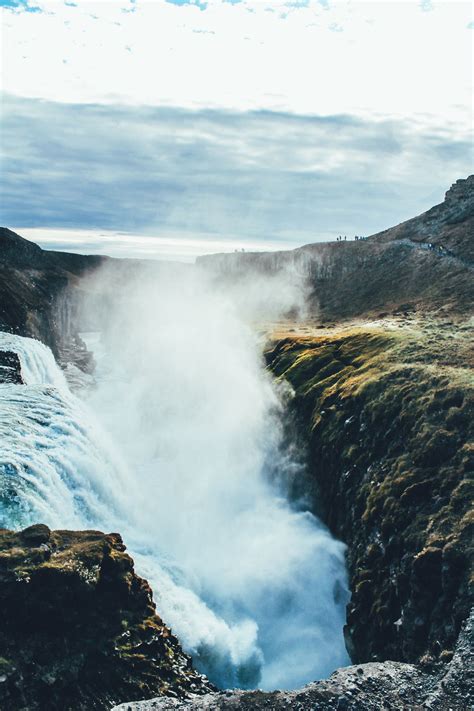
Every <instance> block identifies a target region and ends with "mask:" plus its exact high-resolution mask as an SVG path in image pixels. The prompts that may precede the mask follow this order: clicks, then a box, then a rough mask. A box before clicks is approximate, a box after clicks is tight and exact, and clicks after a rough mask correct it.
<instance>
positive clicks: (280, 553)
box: [0, 314, 348, 689]
mask: <svg viewBox="0 0 474 711" xmlns="http://www.w3.org/2000/svg"><path fill="white" fill-rule="evenodd" d="M174 315H176V314H174ZM214 316H216V314H214ZM154 317H155V318H156V314H154ZM158 318H159V316H158ZM226 318H227V320H228V314H226ZM166 323H169V321H168V320H162V322H161V328H160V329H158V330H157V332H159V337H157V339H154V340H153V347H150V346H147V348H146V356H147V359H150V357H151V358H152V363H153V368H152V371H150V368H148V369H146V372H145V370H144V369H143V363H142V362H141V360H140V353H141V350H140V349H139V348H137V344H133V343H131V342H130V340H129V344H128V350H127V345H126V344H123V345H122V348H121V349H120V350H121V353H120V357H118V352H119V349H117V358H116V359H114V358H113V357H112V356H111V354H110V351H107V349H105V351H103V354H102V357H99V358H98V360H99V366H98V384H97V387H96V390H95V391H94V393H93V394H92V395H89V396H88V398H87V400H86V401H84V400H82V399H79V398H77V397H75V396H74V395H73V394H72V393H71V392H70V391H69V389H68V386H67V384H66V381H65V379H64V376H63V374H62V372H61V370H60V369H59V367H58V366H57V365H56V363H55V361H54V358H53V356H52V354H51V352H50V351H49V349H48V348H47V347H46V346H44V345H42V344H41V343H39V342H38V341H35V340H32V339H27V338H21V337H18V336H12V335H9V334H0V349H8V350H13V351H16V352H17V353H18V354H19V357H20V361H21V367H22V374H23V378H24V380H25V382H26V384H25V385H10V384H2V385H0V514H1V521H0V525H2V526H3V527H15V528H19V527H22V526H25V525H28V524H31V523H34V522H44V523H46V524H47V525H49V526H50V527H53V528H58V527H62V528H65V527H68V528H75V529H80V528H96V529H102V530H106V531H112V530H114V531H119V532H120V533H121V534H122V536H123V538H124V540H125V543H126V544H127V546H128V549H129V551H130V552H131V554H132V556H133V557H134V559H135V563H136V568H137V571H138V572H139V573H140V574H142V575H143V576H144V577H146V578H147V579H148V580H149V581H150V583H151V584H152V587H153V589H154V594H155V600H156V602H157V607H158V611H159V612H160V614H161V615H162V616H163V618H164V619H165V621H166V622H167V623H168V624H169V625H170V626H171V627H172V628H173V631H174V632H175V633H176V634H177V635H178V637H179V638H180V640H181V642H182V644H183V646H184V647H185V649H186V650H187V651H189V652H190V653H192V654H193V657H194V660H195V663H196V665H197V666H198V668H199V669H200V670H201V671H204V672H206V673H207V674H208V675H209V676H210V677H211V678H212V680H213V681H215V683H217V684H218V685H220V686H222V687H234V686H240V687H255V686H259V687H261V688H265V689H269V688H290V687H296V686H299V685H301V684H303V683H305V682H308V681H310V680H312V679H315V678H320V677H322V676H325V675H326V674H328V673H330V672H331V671H332V670H333V669H335V668H336V667H338V666H341V665H344V664H345V663H347V661H348V660H347V655H346V652H345V648H344V643H343V637H342V626H343V622H344V608H345V603H346V601H347V593H346V581H345V570H344V560H343V555H344V554H343V546H342V545H341V544H340V543H338V542H337V541H335V540H334V539H332V538H331V536H330V535H329V534H328V532H327V531H326V529H325V528H324V527H323V526H322V525H321V524H320V522H319V521H318V520H317V519H316V518H315V517H314V516H312V515H311V514H309V513H307V512H304V511H298V510H296V509H294V508H292V506H291V505H290V503H289V502H288V501H286V500H285V497H284V496H283V494H282V493H281V490H279V489H278V488H277V487H276V485H274V484H272V483H271V477H269V470H270V469H272V468H273V469H275V467H276V468H278V466H282V467H283V466H288V462H287V459H286V460H284V458H283V457H282V455H281V452H279V440H278V434H277V430H278V427H277V422H276V420H277V414H275V413H277V411H278V398H277V396H276V395H275V392H274V390H273V389H272V387H271V384H270V383H269V381H268V380H267V379H265V378H263V377H262V374H261V372H260V371H261V365H260V363H259V360H258V358H255V357H254V356H251V355H248V354H249V353H250V350H247V351H246V352H247V356H245V355H244V354H243V353H240V354H239V358H238V362H237V361H236V362H234V361H232V362H231V363H230V366H231V371H230V372H229V368H228V367H224V366H223V362H224V361H226V358H227V361H226V362H227V363H229V361H228V358H229V357H230V352H227V350H226V349H227V348H228V346H227V345H224V346H223V347H221V346H219V345H218V343H219V335H218V329H216V331H215V333H214V335H213V334H212V333H208V334H207V336H206V344H207V345H206V346H204V345H203V344H201V345H200V341H199V338H198V335H197V334H198V331H199V330H200V328H201V324H199V323H197V324H196V333H195V334H192V333H191V334H190V333H187V334H186V338H185V337H184V335H183V333H182V330H179V329H178V330H176V328H175V326H173V327H169V328H168V329H167V328H166ZM193 335H194V340H193ZM234 335H235V336H239V337H240V336H241V334H237V333H236V334H234ZM186 339H191V340H190V341H189V340H186ZM209 339H210V340H211V342H212V343H211V344H212V346H213V348H212V349H209V347H208V345H209ZM190 342H191V343H193V350H192V352H193V362H194V363H197V368H196V367H195V366H193V367H192V366H191V365H189V359H188V360H186V361H184V360H183V359H182V355H181V356H180V353H182V351H183V349H186V347H187V346H186V343H188V348H189V343H190ZM164 344H166V346H167V347H166V348H164V347H163V346H164ZM110 345H111V344H110V343H109V346H110ZM112 346H113V347H115V348H117V344H115V346H114V344H113V342H112ZM222 348H224V351H223V350H222ZM216 351H217V355H216V358H215V359H214V360H213V359H212V358H211V360H210V354H211V353H213V352H216ZM124 352H125V357H124ZM127 353H128V355H130V354H132V355H133V359H134V361H133V362H134V372H132V370H133V369H132V366H131V363H132V361H131V360H130V359H128V358H127V357H126V355H127ZM185 363H187V370H186V366H185ZM206 368H209V369H210V372H212V381H211V380H210V379H208V378H206V377H205V375H203V373H202V370H203V369H206ZM211 382H212V384H211ZM132 383H133V385H132ZM285 461H286V464H285V463H284V462H285Z"/></svg>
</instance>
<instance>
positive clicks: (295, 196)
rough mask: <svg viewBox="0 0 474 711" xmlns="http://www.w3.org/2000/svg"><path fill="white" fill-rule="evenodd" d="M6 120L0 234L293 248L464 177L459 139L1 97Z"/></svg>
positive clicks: (394, 210)
mask: <svg viewBox="0 0 474 711" xmlns="http://www.w3.org/2000/svg"><path fill="white" fill-rule="evenodd" d="M3 114H4V121H3V124H4V137H3V138H4V140H3V148H4V161H3V171H2V172H3V212H2V220H3V221H4V223H6V224H8V225H9V226H12V227H17V228H28V227H29V228H43V229H45V228H56V229H69V230H71V229H72V230H76V232H77V230H89V231H91V230H102V231H104V230H106V231H109V232H113V233H116V232H125V233H129V234H131V235H142V236H146V235H148V236H153V237H155V238H159V239H160V240H162V241H163V240H165V241H166V240H170V239H173V240H181V242H183V243H184V242H186V241H189V240H193V241H194V245H195V248H196V249H198V248H199V249H201V247H202V242H203V241H204V242H205V241H206V240H210V241H211V242H212V243H213V250H214V251H215V247H216V245H217V242H220V243H221V244H222V245H223V246H224V247H225V246H226V245H227V248H231V249H233V248H236V247H238V246H244V247H245V246H247V247H250V246H251V247H252V248H255V247H256V246H258V245H259V244H261V245H263V244H265V243H267V244H268V245H270V244H271V246H272V247H278V246H279V245H281V246H284V247H287V246H289V245H293V246H297V245H299V244H303V243H308V242H312V241H317V240H318V239H327V238H330V239H332V238H334V236H335V235H336V234H339V233H345V234H369V233H372V232H375V231H377V230H380V229H383V228H385V227H388V226H390V225H392V224H396V223H397V222H400V221H401V220H402V219H406V218H408V217H411V216H412V215H413V214H416V213H417V212H421V211H422V210H424V209H426V208H428V207H430V206H431V204H432V203H433V202H435V201H440V200H441V199H442V196H443V192H444V190H445V189H446V188H447V187H448V186H449V184H450V182H452V181H454V180H455V179H457V178H458V177H461V176H463V175H466V174H467V173H468V172H469V170H470V159H469V153H470V144H469V140H468V137H466V138H465V139H458V140H457V141H453V140H452V137H451V136H450V135H449V132H447V131H446V128H445V127H443V128H439V129H437V130H436V131H435V130H434V129H431V130H429V131H427V129H426V128H423V129H422V127H420V126H419V125H418V124H416V123H410V122H406V121H395V120H385V121H380V120H379V121H368V120H363V119H362V118H359V117H354V116H347V115H335V116H295V115H293V114H288V113H282V112H280V113H278V112H270V111H254V112H245V113H244V112H230V111H224V110H211V109H202V110H200V111H196V110H194V111H191V110H185V109H177V108H170V107H139V108H137V107H131V106H112V105H100V104H99V105H85V104H79V105H67V104H61V103H54V102H47V101H40V100H34V99H22V98H19V97H11V96H5V97H4V102H3ZM68 239H69V241H70V238H68ZM84 239H85V241H86V242H90V236H89V237H87V236H86V235H84ZM124 239H125V238H124ZM61 240H62V242H64V239H63V237H62V238H61ZM66 241H68V240H66ZM162 241H161V242H156V243H155V244H156V247H157V248H158V247H160V249H161V250H163V249H164V246H163V242H162ZM130 245H131V247H130V249H133V245H135V246H136V247H137V250H138V251H143V250H145V251H146V250H147V249H148V248H147V247H146V246H145V245H143V244H138V243H137V242H136V240H132V241H131V242H130ZM150 246H151V242H150V243H149V247H150ZM182 246H183V245H182ZM114 249H115V248H114ZM193 249H194V248H193ZM193 249H191V252H192V253H193ZM177 251H180V250H179V249H178V250H177ZM203 251H208V250H205V249H203ZM184 252H186V254H189V250H188V247H186V248H184ZM137 253H138V252H137Z"/></svg>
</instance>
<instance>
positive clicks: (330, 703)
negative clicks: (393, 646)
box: [112, 615, 474, 711]
mask: <svg viewBox="0 0 474 711" xmlns="http://www.w3.org/2000/svg"><path fill="white" fill-rule="evenodd" d="M473 623H474V615H472V616H471V618H470V619H469V620H468V622H467V624H466V626H465V628H464V629H463V631H462V632H461V634H460V636H459V640H458V643H457V646H456V651H455V654H454V656H453V658H452V661H451V662H450V663H448V664H444V665H442V667H440V668H438V669H437V670H436V672H434V673H429V672H427V671H425V670H423V669H421V668H420V667H418V666H415V665H412V664H403V663H400V662H383V663H369V664H363V665H360V666H357V667H347V668H346V669H339V670H338V671H336V672H335V673H334V674H332V675H331V676H330V677H329V679H324V680H323V681H318V682H314V683H312V684H308V685H307V686H305V687H304V688H303V689H300V690H298V691H274V692H267V693H264V692H261V691H234V692H228V691H227V692H225V693H222V692H221V693H214V694H206V695H204V696H201V697H199V698H197V697H195V698H192V699H187V700H185V701H183V700H174V699H168V698H161V699H152V700H149V701H141V702H137V703H124V704H121V705H120V706H117V707H116V708H115V709H113V710H112V711H172V710H175V709H178V710H179V711H201V710H202V711H204V710H206V711H236V710H242V711H245V710H248V711H263V710H264V709H265V710H268V711H270V710H271V711H283V709H291V711H313V710H314V711H339V710H342V709H344V711H345V710H346V709H347V711H381V709H387V710H390V711H409V710H410V711H415V709H419V710H420V711H421V710H422V709H432V710H433V711H447V709H451V711H466V710H467V709H469V708H470V707H471V704H472V703H474V652H473V649H474V646H473V642H474V636H473Z"/></svg>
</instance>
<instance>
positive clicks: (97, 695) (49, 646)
mask: <svg viewBox="0 0 474 711" xmlns="http://www.w3.org/2000/svg"><path fill="white" fill-rule="evenodd" d="M212 688H213V687H212V686H211V685H210V684H209V683H208V682H207V680H205V679H204V678H203V677H202V676H201V675H199V674H198V673H197V672H195V671H194V669H193V667H192V664H191V660H190V658H189V657H188V656H187V655H186V654H185V653H184V652H183V650H182V649H181V646H180V644H179V642H178V640H177V639H176V638H175V637H174V636H173V634H172V633H171V631H170V630H169V629H168V628H167V627H166V625H165V624H164V623H163V621H162V620H161V619H160V618H159V617H158V615H157V614H156V611H155V605H154V603H153V599H152V593H151V590H150V587H149V585H148V583H147V582H146V581H145V580H143V579H141V578H139V577H138V576H137V575H136V574H135V572H134V569H133V561H132V559H131V558H130V557H129V556H128V555H127V553H126V552H125V546H124V545H123V543H122V540H121V538H120V536H119V535H118V534H116V533H112V534H108V535H105V534H103V533H100V532H97V531H51V530H50V529H49V528H48V527H47V526H44V525H41V524H38V525H35V526H30V527H29V528H27V529H25V530H23V531H20V532H18V533H14V532H12V531H7V530H4V529H0V708H1V709H5V710H6V709H12V710H13V709H25V710H26V709H28V711H36V710H38V711H40V710H41V711H43V710H44V711H46V709H48V711H49V710H51V711H54V710H57V711H82V710H84V711H89V710H91V711H93V710H94V709H109V708H110V707H111V706H112V705H113V704H114V703H118V702H120V701H123V700H125V699H139V698H143V696H153V695H156V694H165V693H167V694H174V695H175V697H176V698H183V697H185V696H186V695H187V694H189V693H191V692H192V693H194V694H196V693H204V692H206V691H209V690H210V689H212Z"/></svg>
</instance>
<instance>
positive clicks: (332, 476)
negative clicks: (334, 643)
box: [267, 328, 474, 663]
mask: <svg viewBox="0 0 474 711" xmlns="http://www.w3.org/2000/svg"><path fill="white" fill-rule="evenodd" d="M441 340H442V338H441V336H440V338H437V337H436V331H435V332H434V336H433V332H430V333H428V332H426V333H425V334H423V333H421V332H412V331H403V330H400V331H395V330H394V331H383V330H381V329H380V328H372V329H355V330H352V331H351V330H348V329H346V330H344V331H341V332H339V333H338V332H333V333H330V334H328V335H325V336H321V337H314V338H313V337H312V338H309V337H308V338H286V339H284V340H281V341H279V342H277V343H274V344H273V345H272V346H271V347H270V348H269V350H268V352H267V360H268V364H269V367H270V369H271V370H272V372H273V373H274V374H275V375H276V376H277V377H280V378H285V379H286V380H288V381H289V382H290V383H291V385H292V387H293V388H294V391H295V397H294V399H293V401H292V404H291V411H292V413H293V416H294V418H295V419H296V421H297V424H298V428H299V430H300V433H301V434H302V438H304V439H306V440H307V441H308V443H309V445H308V468H307V474H306V476H307V477H308V478H307V480H306V481H304V482H303V483H302V484H301V486H300V491H301V490H305V489H306V490H307V491H310V492H311V493H312V497H313V507H314V509H315V510H316V511H318V512H320V513H322V515H323V516H324V518H325V520H326V521H327V523H328V525H329V526H330V528H331V529H332V530H333V532H334V533H335V534H336V535H337V536H338V537H340V538H342V539H343V540H344V541H345V542H346V543H347V544H348V565H349V572H350V578H351V589H352V600H351V603H350V605H349V608H348V619H347V633H348V645H349V647H350V651H351V653H352V657H353V659H354V661H356V662H362V661H372V660H384V659H392V660H399V661H404V662H417V661H419V660H420V659H421V660H423V661H425V662H431V663H433V662H436V661H437V660H439V659H440V657H441V655H442V654H444V655H445V656H446V654H447V653H449V652H450V651H452V649H453V645H454V643H455V640H456V638H457V635H458V633H459V630H460V627H461V624H462V622H463V621H464V620H465V619H466V617H467V615H468V612H469V607H470V604H472V594H471V592H470V589H469V573H470V570H472V555H473V548H472V541H473V535H472V524H473V516H472V509H471V507H472V500H473V483H472V474H473V470H474V467H473V464H474V461H473V457H472V447H473V444H472V441H473V433H474V418H473V414H474V395H473V393H474V388H473V381H472V375H471V371H470V368H469V366H470V365H471V362H470V360H469V357H468V356H466V354H465V352H464V351H463V349H462V348H461V346H462V344H461V343H460V344H459V347H458V348H457V349H456V355H454V349H453V346H452V343H450V345H449V346H448V345H446V347H443V345H442V343H441ZM449 348H451V351H452V353H453V354H452V356H450V355H449V353H448V351H449ZM451 351H450V352H451Z"/></svg>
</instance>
